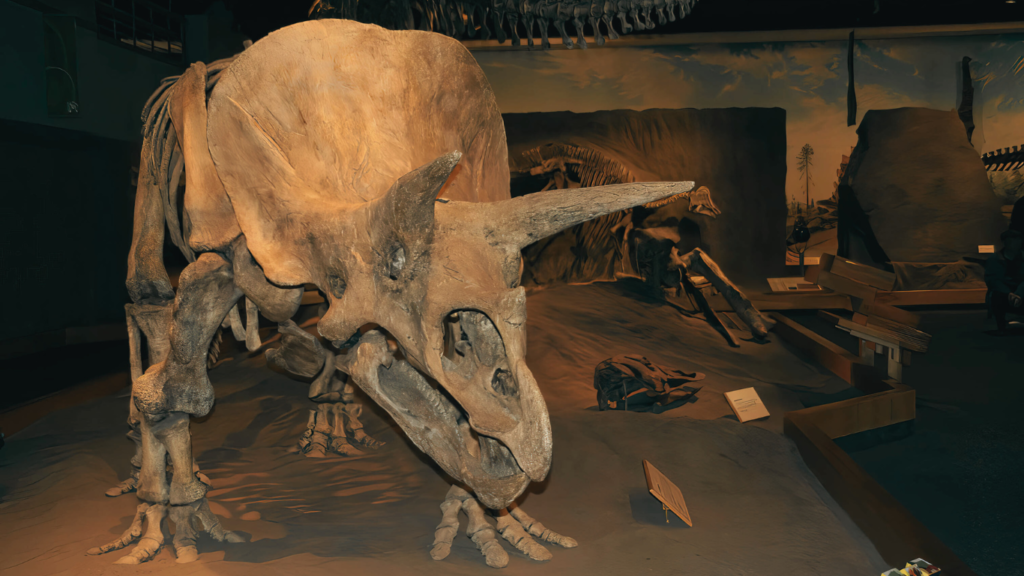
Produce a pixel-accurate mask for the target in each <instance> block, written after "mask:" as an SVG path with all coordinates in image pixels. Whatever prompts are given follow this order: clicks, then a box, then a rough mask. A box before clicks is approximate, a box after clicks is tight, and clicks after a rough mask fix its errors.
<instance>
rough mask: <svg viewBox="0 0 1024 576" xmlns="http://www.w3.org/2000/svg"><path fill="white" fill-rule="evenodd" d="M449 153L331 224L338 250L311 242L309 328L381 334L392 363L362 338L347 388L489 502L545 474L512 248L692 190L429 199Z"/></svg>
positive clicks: (379, 341)
mask: <svg viewBox="0 0 1024 576" xmlns="http://www.w3.org/2000/svg"><path fill="white" fill-rule="evenodd" d="M460 158H461V154H460V153H458V152H453V153H450V154H447V155H444V156H442V157H441V158H438V159H437V160H436V161H434V162H432V163H430V164H428V165H426V166H423V167H421V168H418V169H416V170H414V171H412V172H411V173H409V174H407V175H406V176H404V177H402V178H400V179H399V180H398V181H397V182H396V183H395V184H394V185H393V186H392V187H391V189H390V190H389V191H388V193H387V194H385V195H383V196H381V197H379V198H377V199H376V200H373V201H370V202H368V203H366V204H364V205H362V206H360V207H358V208H356V209H354V210H353V211H352V213H350V214H349V215H348V218H346V219H345V223H344V224H343V225H342V226H341V227H340V229H339V230H338V233H340V234H341V235H343V237H344V238H348V239H349V240H348V241H347V242H343V241H341V240H342V238H341V237H336V236H335V235H334V234H332V235H330V236H327V237H320V240H321V241H319V242H318V243H317V251H316V252H317V253H318V254H319V258H318V260H319V268H320V277H319V278H318V279H317V280H316V283H317V285H318V286H320V287H321V289H322V290H323V291H324V292H325V293H326V294H327V296H328V300H329V304H330V307H329V309H328V311H327V313H326V314H325V315H324V317H323V318H322V319H321V321H320V324H319V329H320V333H321V334H322V335H323V336H324V337H325V338H327V339H329V340H331V341H332V342H334V343H335V345H336V346H338V347H344V346H346V345H347V344H346V343H347V342H353V341H355V340H354V339H353V338H352V337H353V336H354V335H358V333H359V329H360V327H363V326H365V325H367V324H375V325H378V326H380V328H382V329H383V330H385V331H386V332H387V333H388V334H390V336H391V337H392V338H393V339H394V342H395V343H396V344H397V349H398V351H399V352H400V353H399V354H398V358H397V359H396V358H395V357H394V356H392V355H390V354H387V353H385V352H384V351H385V350H386V344H385V343H384V342H383V336H382V335H380V334H373V335H372V336H370V337H369V338H364V339H363V342H361V344H360V348H357V349H356V352H355V354H356V356H357V357H356V359H355V360H354V361H353V363H352V366H353V367H352V368H350V372H351V373H352V374H353V377H354V380H355V381H356V382H357V384H359V385H360V386H361V387H362V388H363V389H364V391H366V392H367V394H369V395H370V396H371V397H372V398H373V399H374V400H375V401H377V402H378V403H379V404H380V405H381V406H382V407H384V408H385V409H386V410H387V411H388V412H389V413H390V414H391V415H392V417H394V418H395V420H396V421H397V422H398V424H399V425H400V426H401V427H402V428H403V429H404V430H405V432H406V433H407V434H408V435H409V437H410V438H411V439H412V440H413V441H414V442H415V443H416V444H417V446H419V447H420V448H421V449H423V450H424V451H425V452H427V453H428V454H429V455H430V456H431V457H432V458H433V459H434V460H435V461H436V462H437V463H438V464H439V465H441V467H442V468H444V470H445V471H446V472H447V473H448V474H450V475H451V476H452V477H454V478H455V479H456V480H457V481H460V482H463V483H465V484H466V485H468V486H469V487H471V488H472V489H473V490H474V491H475V492H476V494H477V496H478V498H480V500H481V501H482V502H484V503H485V504H486V505H488V506H491V507H494V508H500V507H504V506H507V505H508V503H509V502H511V501H512V499H514V498H515V497H517V496H518V495H519V494H521V493H522V491H523V490H524V489H525V487H526V486H527V484H529V482H531V481H539V480H543V479H544V478H545V477H546V476H547V473H548V470H549V469H550V467H551V449H552V442H551V425H550V422H549V419H548V413H547V408H546V406H545V403H544V399H543V397H542V396H541V393H540V389H539V388H538V386H537V382H536V381H535V380H534V377H533V375H532V373H531V372H530V369H529V368H528V367H527V365H526V294H525V291H524V290H523V288H522V287H520V286H519V279H520V273H521V271H522V270H521V257H520V250H521V249H522V248H523V247H524V246H525V245H527V244H530V243H532V242H534V241H535V240H537V239H540V238H543V237H546V236H549V235H551V234H553V233H555V232H558V231H560V230H562V229H564V228H567V227H569V226H573V225H575V224H578V223H580V222H583V221H586V220H589V219H591V218H594V217H596V216H598V215H601V214H604V213H608V212H612V211H617V210H622V209H625V208H628V207H630V206H633V205H636V204H643V203H645V202H649V201H651V200H656V199H660V198H663V197H665V196H669V195H672V194H676V193H679V192H682V191H684V190H686V189H688V187H690V186H692V184H690V183H646V184H620V185H614V186H607V187H599V188H588V189H586V190H560V191H552V192H544V193H541V194H536V195H532V196H528V197H523V198H517V199H512V200H505V201H500V202H490V203H475V202H454V201H451V202H445V201H438V200H436V198H437V197H438V196H439V195H440V194H441V193H443V190H444V187H445V185H446V183H450V182H451V181H452V180H453V179H454V178H455V177H456V176H457V168H458V162H459V159H460ZM352 238H357V239H359V241H356V242H353V241H352V240H351V239H352ZM373 351H376V352H373ZM427 378H429V379H430V380H432V382H430V381H428V380H427ZM435 384H436V387H435Z"/></svg>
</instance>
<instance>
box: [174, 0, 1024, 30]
mask: <svg viewBox="0 0 1024 576" xmlns="http://www.w3.org/2000/svg"><path fill="white" fill-rule="evenodd" d="M172 1H173V5H174V8H175V11H176V12H182V13H191V14H195V13H200V12H204V11H205V10H206V9H207V8H208V7H209V6H210V5H211V4H212V0H172ZM223 1H224V2H225V4H226V5H227V7H228V9H229V10H230V11H231V12H232V13H233V15H234V18H235V24H236V27H237V28H238V29H239V31H240V32H242V33H243V34H245V35H247V36H249V37H250V38H252V39H253V40H256V39H259V38H261V37H263V36H265V35H266V34H267V33H268V32H270V31H272V30H276V29H277V28H280V27H282V26H287V25H289V24H293V23H295V22H300V21H302V20H305V19H306V14H307V11H308V9H309V6H310V5H311V4H312V0H223ZM362 1H363V2H372V1H374V0H362ZM1018 21H1024V0H1019V1H1016V2H1008V1H1007V0H699V1H698V2H697V4H696V6H695V7H694V8H693V12H692V13H691V14H690V15H689V16H688V17H687V18H685V19H683V20H679V21H676V22H674V23H669V24H667V25H666V26H659V27H657V28H656V29H655V30H651V31H645V32H639V34H672V33H680V32H724V31H751V30H794V29H815V28H851V27H875V26H921V25H930V24H977V23H987V22H1018ZM520 26H521V24H520ZM569 30H570V33H572V28H571V27H569ZM552 33H554V32H553V31H552ZM521 34H522V33H521ZM634 34H637V32H634Z"/></svg>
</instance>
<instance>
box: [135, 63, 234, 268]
mask: <svg viewBox="0 0 1024 576" xmlns="http://www.w3.org/2000/svg"><path fill="white" fill-rule="evenodd" d="M234 59H235V58H234V57H233V56H232V57H231V58H224V59H221V60H216V61H214V62H212V63H210V64H209V65H208V66H207V68H206V69H207V76H206V96H207V98H209V96H210V92H211V91H212V90H213V88H214V86H216V85H217V81H218V80H220V78H221V76H222V75H223V74H224V71H225V70H227V68H228V66H230V65H231V63H232V62H233V61H234ZM179 78H181V76H180V75H178V76H169V77H167V78H164V79H163V80H162V81H161V83H160V86H159V87H158V88H157V89H156V90H155V91H154V92H153V94H152V95H151V96H150V97H149V100H147V101H146V104H145V106H143V108H142V122H143V125H142V136H143V138H144V139H145V140H146V143H145V144H146V145H147V146H146V147H148V149H149V150H150V152H151V154H150V156H149V157H148V158H147V157H143V166H140V167H139V169H140V171H141V170H149V171H150V173H151V174H152V175H153V176H154V178H152V180H151V181H152V182H154V183H155V189H152V188H151V189H149V190H144V191H139V193H145V194H158V195H159V197H160V200H161V203H162V204H163V207H164V220H165V222H166V224H167V230H168V232H169V233H170V235H171V242H172V243H173V244H174V245H175V246H177V248H178V250H180V251H181V253H182V254H184V256H185V258H186V259H188V261H189V262H193V261H195V253H193V252H192V249H191V248H189V246H188V243H187V242H186V241H185V238H187V237H188V231H187V230H185V229H184V227H183V222H182V218H181V214H180V212H179V210H178V204H179V200H180V199H179V197H178V183H179V182H180V181H181V175H182V172H183V171H184V169H185V162H184V158H183V157H182V154H181V149H180V148H179V147H178V136H177V133H176V132H175V131H174V126H173V125H172V124H171V106H170V102H171V95H172V94H173V93H174V87H175V86H176V85H177V82H178V79H179Z"/></svg>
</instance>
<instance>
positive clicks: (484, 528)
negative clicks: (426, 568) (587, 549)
mask: <svg viewBox="0 0 1024 576" xmlns="http://www.w3.org/2000/svg"><path fill="white" fill-rule="evenodd" d="M460 510H461V511H463V512H465V513H466V516H467V517H468V518H469V522H468V524H467V526H466V535H467V536H469V537H470V539H472V540H473V542H474V543H475V544H476V546H477V548H478V549H479V550H480V552H481V554H483V555H484V558H485V562H486V563H487V565H488V566H491V567H492V568H503V567H505V566H506V565H507V564H508V553H507V552H506V551H505V549H504V548H502V547H501V544H500V543H499V541H498V538H497V536H498V535H500V536H501V537H502V538H504V539H505V540H507V541H508V542H509V543H511V544H512V545H513V546H514V547H515V548H516V549H517V550H519V551H520V552H522V553H523V554H525V555H526V556H528V557H530V558H531V559H533V560H538V561H546V560H550V559H551V552H549V551H548V550H547V549H546V548H545V547H544V546H542V545H541V544H540V543H539V542H537V540H535V539H534V537H537V538H539V539H541V540H543V541H544V542H550V543H552V544H557V545H559V546H562V547H564V548H575V547H576V545H577V544H576V541H575V540H573V539H572V538H569V537H567V536H563V535H561V534H559V533H557V532H554V531H552V530H549V529H547V528H545V527H544V525H543V524H541V523H540V522H538V521H536V520H535V519H533V518H532V517H531V516H530V515H529V514H527V513H526V512H524V511H523V510H522V509H521V508H519V507H518V506H516V505H515V504H513V505H512V506H509V507H508V508H507V509H504V510H498V511H494V512H492V513H493V514H494V515H495V516H496V518H497V530H495V529H494V528H492V527H491V525H490V524H489V523H488V522H487V520H486V516H485V513H484V508H483V506H481V505H480V503H479V502H477V500H476V498H475V497H473V495H472V494H470V493H469V492H467V491H466V490H464V489H462V488H460V487H458V486H452V488H451V489H450V490H449V491H448V495H447V496H446V497H445V500H444V502H443V503H442V504H441V512H442V518H441V523H440V524H439V525H438V526H437V530H436V531H435V532H434V544H433V547H432V548H431V550H430V557H431V558H433V559H434V560H443V559H445V558H447V557H448V554H449V553H450V552H451V546H452V541H453V540H454V539H455V535H456V534H457V533H458V529H459V511H460Z"/></svg>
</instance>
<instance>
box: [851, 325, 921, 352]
mask: <svg viewBox="0 0 1024 576" xmlns="http://www.w3.org/2000/svg"><path fill="white" fill-rule="evenodd" d="M867 325H868V326H869V327H871V328H875V329H879V330H886V331H888V332H892V333H893V334H898V335H899V337H900V340H901V341H905V342H913V343H916V344H918V345H920V346H921V347H922V348H924V350H918V352H924V351H927V349H928V345H929V344H931V341H932V336H931V334H928V333H927V332H922V331H920V330H918V329H917V328H914V327H912V326H907V325H906V324H901V323H899V322H893V321H891V320H885V319H884V318H876V317H873V316H872V317H869V318H868V324H867ZM906 348H909V346H907V347H906Z"/></svg>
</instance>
